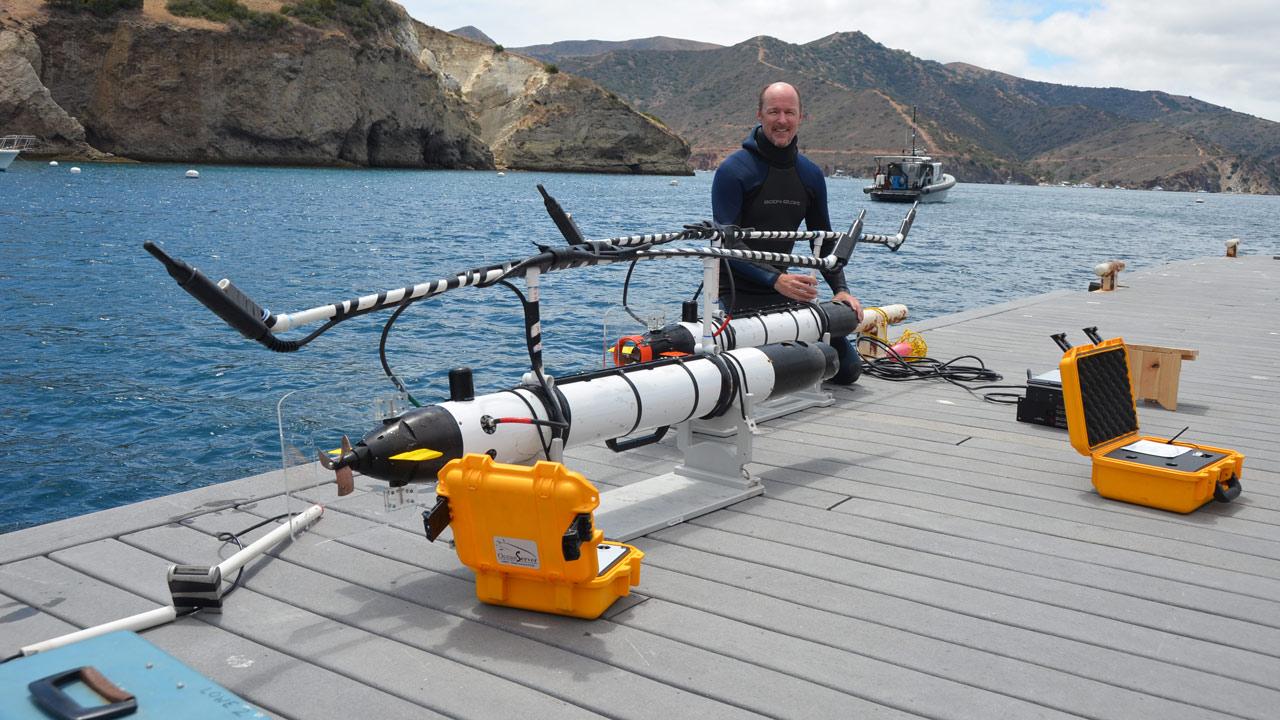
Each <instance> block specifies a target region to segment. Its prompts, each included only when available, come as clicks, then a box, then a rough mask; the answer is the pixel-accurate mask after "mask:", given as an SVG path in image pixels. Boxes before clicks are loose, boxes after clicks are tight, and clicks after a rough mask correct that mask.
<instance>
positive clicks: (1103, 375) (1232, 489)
mask: <svg viewBox="0 0 1280 720" xmlns="http://www.w3.org/2000/svg"><path fill="white" fill-rule="evenodd" d="M1058 368H1059V370H1060V371H1061V374H1062V398H1063V404H1064V405H1065V406H1066V411H1067V433H1068V434H1069V435H1070V436H1071V446H1072V447H1074V448H1075V449H1076V451H1077V452H1079V453H1080V454H1081V455H1088V456H1090V457H1092V458H1093V486H1094V488H1096V489H1097V490H1098V494H1099V495H1101V496H1103V497H1106V498H1111V499H1113V500H1123V501H1125V502H1130V503H1137V504H1138V505H1147V506H1150V507H1154V508H1160V509H1162V510H1172V511H1173V512H1180V513H1189V512H1191V511H1192V510H1195V509H1196V508H1198V507H1200V506H1201V505H1203V504H1205V503H1206V502H1208V501H1210V500H1213V499H1217V500H1220V501H1222V502H1229V501H1230V500H1232V499H1234V498H1235V497H1236V496H1238V495H1239V494H1240V489H1241V485H1240V477H1241V475H1242V473H1243V472H1244V456H1243V455H1241V454H1240V453H1238V452H1236V451H1234V450H1226V449H1223V448H1216V447H1209V446H1208V445H1197V444H1193V443H1188V442H1176V443H1173V444H1172V447H1174V448H1185V451H1183V452H1181V454H1179V455H1177V456H1175V457H1165V456H1164V455H1165V454H1168V453H1166V452H1165V450H1166V448H1165V447H1153V446H1150V445H1149V446H1148V448H1147V449H1149V450H1151V451H1153V452H1144V451H1143V450H1142V449H1140V448H1139V449H1133V448H1131V447H1130V446H1132V445H1134V444H1135V443H1139V441H1146V442H1148V443H1154V444H1157V445H1160V446H1168V445H1169V442H1168V441H1167V440H1165V439H1162V438H1156V437H1146V436H1141V435H1139V434H1138V406H1137V402H1136V401H1135V400H1134V396H1133V382H1132V378H1131V377H1130V376H1129V354H1128V351H1127V350H1126V349H1125V346H1124V340H1122V339H1120V338H1112V339H1110V340H1104V341H1102V342H1100V343H1098V344H1096V345H1079V346H1076V347H1073V348H1070V349H1069V350H1067V351H1066V353H1065V354H1063V356H1062V361H1061V362H1060V363H1059V364H1058ZM1168 452H1176V451H1174V450H1169V451H1168Z"/></svg>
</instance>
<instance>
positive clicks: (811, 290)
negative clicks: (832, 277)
mask: <svg viewBox="0 0 1280 720" xmlns="http://www.w3.org/2000/svg"><path fill="white" fill-rule="evenodd" d="M773 289H774V290H777V291H778V292H780V293H782V295H783V296H784V297H788V298H791V299H792V300H799V301H800V302H813V301H814V300H817V299H818V281H817V280H815V279H813V278H812V277H810V276H808V275H801V274H799V273H782V274H781V275H779V276H778V279H777V280H774V281H773ZM845 295H848V293H845ZM850 297H852V296H850ZM854 302H857V301H856V300H854Z"/></svg>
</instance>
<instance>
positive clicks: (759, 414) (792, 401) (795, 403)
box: [692, 341, 836, 438]
mask: <svg viewBox="0 0 1280 720" xmlns="http://www.w3.org/2000/svg"><path fill="white" fill-rule="evenodd" d="M824 342H825V341H824ZM835 402H836V399H835V397H834V396H832V394H831V393H829V392H827V391H826V390H823V389H822V383H820V382H817V383H814V384H813V387H810V388H808V389H806V390H799V391H796V392H793V393H788V394H787V395H781V396H779V397H774V398H769V399H768V400H765V401H764V402H762V403H759V404H758V405H756V410H755V416H754V417H753V418H752V420H754V421H755V422H758V423H762V422H768V421H770V420H773V419H774V418H780V417H782V416H783V415H790V414H791V413H797V412H800V411H801V410H808V409H810V408H818V407H830V406H832V405H834V404H835ZM692 425H693V432H695V433H698V434H699V435H711V436H713V437H722V438H723V437H729V436H731V435H733V434H734V433H735V432H737V428H734V427H725V425H724V423H720V422H715V421H707V420H694V421H692Z"/></svg>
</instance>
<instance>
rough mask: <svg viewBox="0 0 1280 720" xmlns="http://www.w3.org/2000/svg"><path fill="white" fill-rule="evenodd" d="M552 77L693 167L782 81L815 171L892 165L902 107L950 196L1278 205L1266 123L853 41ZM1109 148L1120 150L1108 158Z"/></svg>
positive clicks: (633, 61)
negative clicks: (1095, 196) (1153, 191)
mask: <svg viewBox="0 0 1280 720" xmlns="http://www.w3.org/2000/svg"><path fill="white" fill-rule="evenodd" d="M560 64H561V67H563V68H564V69H566V70H568V71H570V72H574V73H577V74H581V75H585V76H586V77H589V78H591V79H593V80H595V81H596V82H598V83H600V84H601V85H603V86H604V87H606V88H609V89H610V90H613V91H614V92H616V93H618V94H619V95H620V96H621V97H623V98H624V99H625V100H626V101H628V102H629V103H631V104H632V105H634V106H635V107H637V108H638V109H640V110H642V111H644V112H647V113H650V114H653V115H656V116H658V117H661V118H662V119H663V120H664V122H666V123H667V124H668V125H669V126H670V127H671V128H672V129H674V130H675V131H676V132H678V133H680V134H681V135H682V136H684V137H685V139H686V140H688V141H689V143H690V145H691V147H692V149H693V157H694V160H695V162H696V163H697V164H698V165H699V166H700V167H713V166H714V165H715V164H717V163H718V161H719V160H720V159H721V158H723V157H724V156H725V155H727V154H728V153H729V152H732V151H733V150H734V149H736V147H737V146H738V142H740V140H741V138H742V136H744V135H745V134H746V131H747V129H748V128H749V127H750V125H751V124H752V123H753V122H754V111H755V107H754V102H753V100H754V97H755V94H756V93H758V92H759V88H760V87H762V86H763V85H765V84H767V83H768V82H772V81H775V80H779V79H786V80H788V81H791V82H792V83H793V84H795V85H796V86H797V87H799V88H800V89H801V92H802V95H803V97H804V100H805V109H806V113H807V119H806V124H805V126H804V128H803V129H802V131H801V134H800V136H801V143H802V145H803V146H804V148H805V151H806V152H807V153H809V154H810V155H811V156H812V157H814V159H815V161H817V162H819V163H820V164H822V165H825V166H827V168H828V169H834V168H841V169H844V170H846V171H853V172H855V173H862V174H865V173H867V172H869V171H870V168H871V157H872V156H873V155H876V154H887V153H892V152H899V151H901V150H902V146H903V144H904V141H903V140H902V138H904V137H905V136H906V135H908V134H909V131H910V115H911V109H912V107H915V108H916V111H917V113H918V121H917V129H918V130H919V132H920V135H921V136H922V137H926V138H929V140H928V141H927V150H928V151H930V152H931V153H932V154H933V155H934V156H935V157H938V158H939V159H942V160H943V161H944V163H946V169H947V171H948V172H951V173H952V174H954V175H955V176H956V177H957V178H959V179H960V180H962V181H965V180H967V181H986V182H1004V181H1006V180H1009V179H1013V180H1015V181H1018V182H1024V183H1033V182H1037V181H1039V182H1051V183H1055V184H1056V183H1058V182H1064V181H1067V182H1086V181H1087V182H1091V183H1093V184H1095V185H1101V184H1104V183H1105V184H1115V185H1123V186H1127V187H1153V186H1156V185H1162V186H1163V187H1165V188H1168V189H1175V188H1176V189H1188V190H1193V189H1204V190H1210V191H1219V190H1235V191H1241V192H1263V193H1277V192H1280V123H1273V122H1271V121H1268V120H1264V119H1262V118H1257V117H1254V116H1251V115H1246V114H1244V113H1239V112H1235V111H1233V110H1230V109H1229V108H1224V107H1221V106H1217V105H1213V104H1211V103H1208V102H1205V101H1203V100H1198V99H1196V98H1193V97H1188V96H1180V95H1173V94H1170V93H1164V92H1161V91H1154V90H1128V89H1123V88H1086V87H1077V86H1070V85H1057V84H1053V83H1046V82H1042V81H1036V80H1028V79H1025V78H1018V77H1016V76H1013V75H1009V74H1007V73H1002V72H998V71H993V70H987V69H985V68H980V67H978V66H976V65H971V64H967V63H949V64H946V65H944V64H942V63H938V62H935V61H932V60H923V59H921V58H917V57H915V56H913V55H911V54H910V53H908V52H906V51H903V50H895V49H892V48H888V47H886V46H884V45H883V44H881V43H878V42H876V41H875V40H873V39H871V38H870V37H869V36H867V35H866V34H864V33H862V32H859V31H850V32H837V33H832V34H830V35H827V36H825V37H822V38H818V39H816V40H813V41H810V42H808V43H804V44H793V43H787V42H785V41H782V40H779V39H777V38H773V37H769V36H757V37H754V38H751V39H749V40H745V41H743V42H741V43H738V44H736V45H732V46H728V47H724V48H712V49H706V50H699V51H696V52H690V51H664V50H612V51H609V52H606V53H602V54H599V55H593V56H588V57H566V58H563V59H562V60H561V61H560ZM904 115H905V118H904ZM849 118H856V120H854V121H853V122H850V120H849ZM1122 137H1123V138H1125V139H1126V141H1127V142H1128V143H1129V145H1127V146H1125V145H1117V144H1116V142H1117V140H1118V139H1119V138H1122Z"/></svg>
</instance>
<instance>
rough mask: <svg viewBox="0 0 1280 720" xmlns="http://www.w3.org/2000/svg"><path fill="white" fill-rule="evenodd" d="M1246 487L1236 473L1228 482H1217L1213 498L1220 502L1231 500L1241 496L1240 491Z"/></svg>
mask: <svg viewBox="0 0 1280 720" xmlns="http://www.w3.org/2000/svg"><path fill="white" fill-rule="evenodd" d="M1243 489H1244V487H1243V486H1242V485H1241V484H1240V479H1239V478H1237V477H1236V476H1235V475H1232V476H1231V479H1229V480H1227V481H1226V482H1220V483H1216V484H1214V486H1213V499H1214V500H1217V501H1218V502H1231V501H1232V500H1235V499H1236V498H1238V497H1240V491H1241V490H1243Z"/></svg>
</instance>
